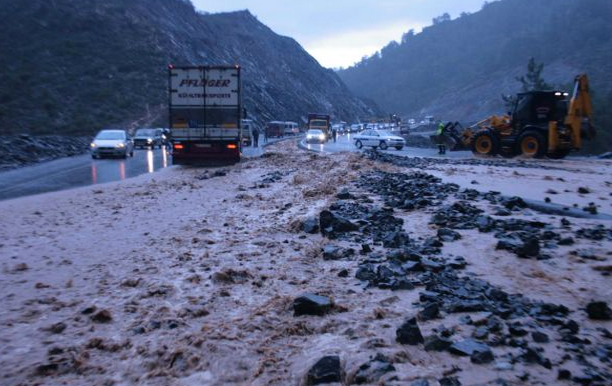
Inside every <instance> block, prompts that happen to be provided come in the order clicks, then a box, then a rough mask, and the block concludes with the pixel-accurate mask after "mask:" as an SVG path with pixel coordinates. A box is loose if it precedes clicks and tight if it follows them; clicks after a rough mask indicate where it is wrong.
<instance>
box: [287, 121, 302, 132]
mask: <svg viewBox="0 0 612 386" xmlns="http://www.w3.org/2000/svg"><path fill="white" fill-rule="evenodd" d="M299 133H300V128H299V127H298V124H297V123H295V122H285V131H284V134H285V135H298V134H299Z"/></svg>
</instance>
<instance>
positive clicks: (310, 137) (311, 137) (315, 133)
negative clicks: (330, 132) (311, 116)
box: [306, 129, 327, 143]
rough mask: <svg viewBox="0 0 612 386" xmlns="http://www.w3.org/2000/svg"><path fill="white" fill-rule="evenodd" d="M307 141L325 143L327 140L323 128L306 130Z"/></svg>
mask: <svg viewBox="0 0 612 386" xmlns="http://www.w3.org/2000/svg"><path fill="white" fill-rule="evenodd" d="M306 142H307V143H325V142H327V136H326V135H325V133H324V132H323V130H319V129H310V130H308V131H307V132H306Z"/></svg>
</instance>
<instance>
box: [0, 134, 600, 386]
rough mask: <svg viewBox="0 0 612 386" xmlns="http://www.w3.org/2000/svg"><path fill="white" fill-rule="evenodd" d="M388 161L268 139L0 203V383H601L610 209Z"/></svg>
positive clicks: (412, 163) (392, 385) (180, 385)
mask: <svg viewBox="0 0 612 386" xmlns="http://www.w3.org/2000/svg"><path fill="white" fill-rule="evenodd" d="M393 159H395V158H393ZM477 161H478V162H484V161H483V160H477ZM498 161H501V162H504V161H503V160H495V161H494V162H498ZM402 162H405V163H406V165H408V166H404V165H400V164H401V162H396V161H393V162H387V161H386V160H385V159H379V158H378V156H372V155H368V156H366V157H362V156H360V155H357V154H334V155H326V154H324V155H315V154H310V153H302V152H299V151H296V150H295V145H293V144H292V143H279V144H276V145H274V146H272V147H270V148H269V149H267V152H266V154H265V156H264V157H261V158H259V159H252V160H247V161H245V162H244V163H241V164H240V165H236V166H234V167H227V168H222V169H207V170H202V169H192V168H168V169H164V170H162V171H160V172H159V173H156V174H151V175H147V176H140V177H137V178H135V179H132V180H128V181H123V182H120V183H113V184H108V185H96V186H94V187H86V188H82V189H78V190H74V191H65V192H56V193H50V194H48V195H44V196H39V197H32V198H21V199H17V200H12V201H10V202H9V201H5V202H0V211H1V212H2V213H3V216H1V217H0V264H1V265H0V268H1V269H2V271H1V272H2V280H0V293H2V294H3V295H2V296H1V299H2V300H1V302H2V304H1V305H2V307H1V308H0V325H1V326H2V328H1V329H0V343H2V344H1V345H0V368H2V369H3V370H4V371H3V372H2V374H0V383H2V384H3V385H5V384H6V385H11V386H13V385H57V384H66V385H82V384H92V385H132V384H133V385H139V384H146V385H151V386H166V385H172V386H188V385H189V386H190V385H215V386H216V385H245V384H248V385H283V386H284V385H301V386H304V385H319V384H332V385H352V384H359V385H389V386H399V385H414V386H425V385H431V386H438V385H445V386H448V385H491V386H493V385H530V384H549V385H552V384H562V382H563V383H567V384H584V385H608V384H610V382H609V380H610V377H611V373H612V362H611V360H612V357H611V355H612V332H611V330H612V320H610V319H611V318H612V309H611V308H610V305H611V301H610V296H609V295H610V290H609V288H610V287H609V280H610V279H611V276H610V275H611V274H612V267H611V266H610V259H611V258H612V255H611V254H610V250H611V249H612V248H611V247H612V228H611V227H610V223H609V222H605V221H595V220H591V219H581V218H569V217H560V216H550V215H542V214H541V213H538V212H534V211H533V210H531V209H529V207H526V206H525V205H524V204H525V201H524V200H523V199H521V198H519V197H507V196H505V195H503V194H500V193H497V192H495V191H492V192H491V191H483V190H475V189H465V188H464V187H461V186H460V185H458V184H451V183H446V182H445V180H444V178H443V177H442V178H441V177H439V176H434V175H432V174H431V173H429V172H430V171H431V170H428V168H429V167H432V168H433V167H435V168H441V167H442V168H443V167H445V166H446V165H445V164H443V163H441V164H438V163H435V162H434V161H427V160H421V161H410V160H409V161H402ZM429 162H432V163H429ZM512 162H514V161H512ZM504 164H505V162H504ZM534 165H537V162H536V163H534ZM543 166H546V167H548V166H550V164H548V163H547V164H544V165H543ZM517 167H518V166H517ZM491 168H495V166H491ZM530 170H535V166H534V168H532V169H530ZM432 173H433V172H432ZM546 173H547V174H548V173H550V174H551V175H555V176H556V174H555V173H557V171H556V169H554V170H553V169H551V170H550V171H549V170H547V171H546ZM572 173H574V172H573V171H572ZM564 176H565V177H566V178H567V176H566V175H564ZM513 178H516V179H517V183H523V181H522V180H520V178H521V175H516V176H514V177H513ZM470 186H471V185H470ZM474 186H477V185H474ZM559 186H560V187H563V185H559ZM559 186H556V189H557V190H558V191H559V196H563V195H564V194H567V193H565V192H564V189H561V188H559ZM477 187H478V188H479V189H483V188H484V184H482V185H479V186H477ZM589 188H591V191H592V193H590V195H591V196H595V195H597V197H599V196H601V197H604V196H607V194H608V192H607V191H605V192H604V191H603V189H602V188H600V187H598V186H593V185H589ZM598 190H599V192H598ZM572 191H573V192H576V189H575V188H574V189H572ZM604 193H605V194H604ZM572 194H575V193H572ZM580 194H582V193H580ZM604 198H605V197H604ZM598 202H599V201H598ZM601 202H604V201H601Z"/></svg>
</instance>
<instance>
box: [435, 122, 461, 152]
mask: <svg viewBox="0 0 612 386" xmlns="http://www.w3.org/2000/svg"><path fill="white" fill-rule="evenodd" d="M462 134H463V126H461V123H459V122H454V123H453V122H449V123H448V124H447V125H446V127H445V128H444V134H434V135H431V136H430V137H429V139H430V140H431V143H433V144H434V145H436V146H437V145H446V147H447V148H448V149H449V150H451V151H454V150H464V146H463V142H462V140H461V136H462Z"/></svg>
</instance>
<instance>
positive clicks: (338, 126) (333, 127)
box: [332, 123, 344, 134]
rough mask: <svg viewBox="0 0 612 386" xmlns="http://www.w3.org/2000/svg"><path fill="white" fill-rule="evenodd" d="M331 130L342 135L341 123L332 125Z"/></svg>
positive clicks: (342, 126) (342, 127)
mask: <svg viewBox="0 0 612 386" xmlns="http://www.w3.org/2000/svg"><path fill="white" fill-rule="evenodd" d="M332 130H336V133H338V134H344V125H343V124H341V123H336V124H334V125H332Z"/></svg>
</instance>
